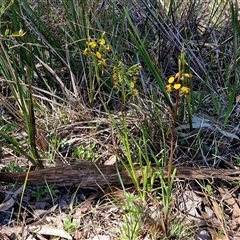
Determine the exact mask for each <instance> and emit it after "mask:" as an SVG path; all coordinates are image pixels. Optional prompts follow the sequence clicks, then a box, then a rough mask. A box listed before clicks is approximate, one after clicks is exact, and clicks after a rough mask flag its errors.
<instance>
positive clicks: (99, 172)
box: [0, 161, 240, 187]
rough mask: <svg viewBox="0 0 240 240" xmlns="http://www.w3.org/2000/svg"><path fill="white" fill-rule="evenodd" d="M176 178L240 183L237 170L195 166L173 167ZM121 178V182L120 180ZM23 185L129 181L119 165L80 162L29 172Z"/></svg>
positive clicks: (14, 177) (0, 178) (15, 178)
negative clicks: (26, 183)
mask: <svg viewBox="0 0 240 240" xmlns="http://www.w3.org/2000/svg"><path fill="white" fill-rule="evenodd" d="M176 169H177V173H176V178H180V179H189V180H194V179H209V178H210V179H214V178H215V179H216V178H218V179H225V180H235V181H239V180H240V170H232V169H209V168H195V167H177V168H176ZM151 171H152V172H154V171H162V173H163V174H164V175H165V176H167V168H160V167H152V169H151ZM136 175H137V177H138V179H139V181H141V176H142V171H141V169H140V168H139V167H138V166H136ZM26 176H27V173H9V172H0V182H10V183H15V182H21V183H22V182H24V181H25V179H26ZM120 178H121V180H120ZM27 182H28V184H31V185H44V184H46V183H48V184H56V185H57V186H69V185H73V184H79V185H80V186H81V187H96V186H99V187H105V186H108V185H115V186H121V182H122V183H123V184H124V185H131V184H132V179H131V177H130V175H129V173H128V171H127V170H126V168H125V167H124V166H122V165H117V166H115V165H114V166H109V165H98V164H95V163H92V162H86V161H80V162H78V163H75V164H73V165H61V166H57V167H52V168H48V169H41V170H33V171H30V172H29V174H28V176H27Z"/></svg>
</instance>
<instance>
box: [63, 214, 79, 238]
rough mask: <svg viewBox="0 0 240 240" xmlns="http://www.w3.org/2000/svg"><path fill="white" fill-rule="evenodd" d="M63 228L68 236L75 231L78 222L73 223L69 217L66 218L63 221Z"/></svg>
mask: <svg viewBox="0 0 240 240" xmlns="http://www.w3.org/2000/svg"><path fill="white" fill-rule="evenodd" d="M63 227H64V230H65V231H67V232H68V233H69V234H71V233H73V232H74V231H75V230H76V229H77V227H78V222H76V221H73V220H72V219H71V217H70V216H67V217H66V218H64V220H63Z"/></svg>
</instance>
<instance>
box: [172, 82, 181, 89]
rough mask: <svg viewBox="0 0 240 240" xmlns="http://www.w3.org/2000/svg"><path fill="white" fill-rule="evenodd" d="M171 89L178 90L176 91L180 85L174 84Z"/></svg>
mask: <svg viewBox="0 0 240 240" xmlns="http://www.w3.org/2000/svg"><path fill="white" fill-rule="evenodd" d="M173 88H174V89H176V90H178V89H180V88H181V84H180V83H176V84H174V85H173Z"/></svg>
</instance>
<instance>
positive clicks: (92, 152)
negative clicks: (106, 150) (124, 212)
mask: <svg viewBox="0 0 240 240" xmlns="http://www.w3.org/2000/svg"><path fill="white" fill-rule="evenodd" d="M98 156H99V155H98V153H97V152H96V144H95V143H90V142H87V143H86V144H85V145H80V146H78V147H76V148H75V149H74V150H73V153H72V157H74V158H78V159H84V160H86V161H91V160H94V159H96V158H98Z"/></svg>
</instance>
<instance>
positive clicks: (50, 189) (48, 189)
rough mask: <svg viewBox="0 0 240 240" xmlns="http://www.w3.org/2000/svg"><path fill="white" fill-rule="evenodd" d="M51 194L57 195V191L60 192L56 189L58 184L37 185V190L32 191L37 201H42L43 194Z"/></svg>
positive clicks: (52, 195)
mask: <svg viewBox="0 0 240 240" xmlns="http://www.w3.org/2000/svg"><path fill="white" fill-rule="evenodd" d="M48 193H49V194H50V195H51V197H52V198H53V197H55V196H56V195H57V193H59V190H58V189H56V186H55V185H54V184H52V185H47V186H45V187H39V186H37V187H36V190H35V191H33V192H32V194H31V195H32V197H34V198H36V200H37V201H41V200H42V198H43V196H45V195H46V194H48Z"/></svg>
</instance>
